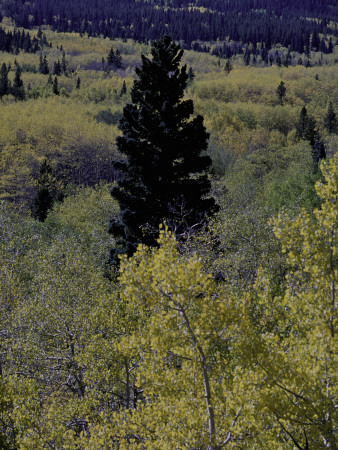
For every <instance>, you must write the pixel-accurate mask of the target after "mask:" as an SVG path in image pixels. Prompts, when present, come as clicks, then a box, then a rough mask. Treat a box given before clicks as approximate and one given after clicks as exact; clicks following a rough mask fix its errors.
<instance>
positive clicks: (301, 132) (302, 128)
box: [296, 106, 316, 146]
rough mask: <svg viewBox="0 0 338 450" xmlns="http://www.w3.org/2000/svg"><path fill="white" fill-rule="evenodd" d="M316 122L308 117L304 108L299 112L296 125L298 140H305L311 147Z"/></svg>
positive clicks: (313, 140) (313, 141) (314, 136)
mask: <svg viewBox="0 0 338 450" xmlns="http://www.w3.org/2000/svg"><path fill="white" fill-rule="evenodd" d="M315 128H316V121H315V119H314V118H313V117H311V116H309V115H308V113H307V109H306V107H305V106H303V108H302V109H301V111H300V115H299V119H298V122H297V124H296V130H297V137H298V139H305V140H307V141H309V143H310V145H311V146H313V145H314V143H315V139H316V130H315Z"/></svg>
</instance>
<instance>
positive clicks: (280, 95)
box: [276, 81, 286, 105]
mask: <svg viewBox="0 0 338 450" xmlns="http://www.w3.org/2000/svg"><path fill="white" fill-rule="evenodd" d="M276 94H277V97H278V100H279V104H280V105H283V101H284V97H285V94H286V87H285V84H284V81H281V82H280V84H279V85H278V87H277V89H276Z"/></svg>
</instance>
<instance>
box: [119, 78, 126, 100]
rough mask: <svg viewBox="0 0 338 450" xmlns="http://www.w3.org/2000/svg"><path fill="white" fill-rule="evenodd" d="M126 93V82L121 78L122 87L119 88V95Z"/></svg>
mask: <svg viewBox="0 0 338 450" xmlns="http://www.w3.org/2000/svg"><path fill="white" fill-rule="evenodd" d="M126 93H127V85H126V82H125V81H124V80H123V84H122V88H121V91H120V97H122V96H123V95H125V94H126Z"/></svg>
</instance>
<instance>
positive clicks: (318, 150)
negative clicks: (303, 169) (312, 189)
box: [311, 133, 326, 173]
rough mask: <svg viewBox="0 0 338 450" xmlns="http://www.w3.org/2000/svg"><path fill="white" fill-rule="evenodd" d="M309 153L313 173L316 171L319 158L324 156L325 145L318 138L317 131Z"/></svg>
mask: <svg viewBox="0 0 338 450" xmlns="http://www.w3.org/2000/svg"><path fill="white" fill-rule="evenodd" d="M311 155H312V159H313V171H314V173H317V172H318V166H319V162H320V160H322V159H324V158H326V151H325V145H324V142H323V141H322V139H321V138H320V135H319V133H317V134H316V139H315V142H314V144H313V146H312V150H311Z"/></svg>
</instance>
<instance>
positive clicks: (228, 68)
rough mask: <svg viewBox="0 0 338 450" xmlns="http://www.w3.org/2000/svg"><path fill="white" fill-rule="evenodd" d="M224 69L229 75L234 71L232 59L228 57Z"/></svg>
mask: <svg viewBox="0 0 338 450" xmlns="http://www.w3.org/2000/svg"><path fill="white" fill-rule="evenodd" d="M224 71H225V72H226V73H227V74H228V75H229V73H230V72H231V71H232V64H231V61H230V59H227V62H226V63H225V66H224Z"/></svg>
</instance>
